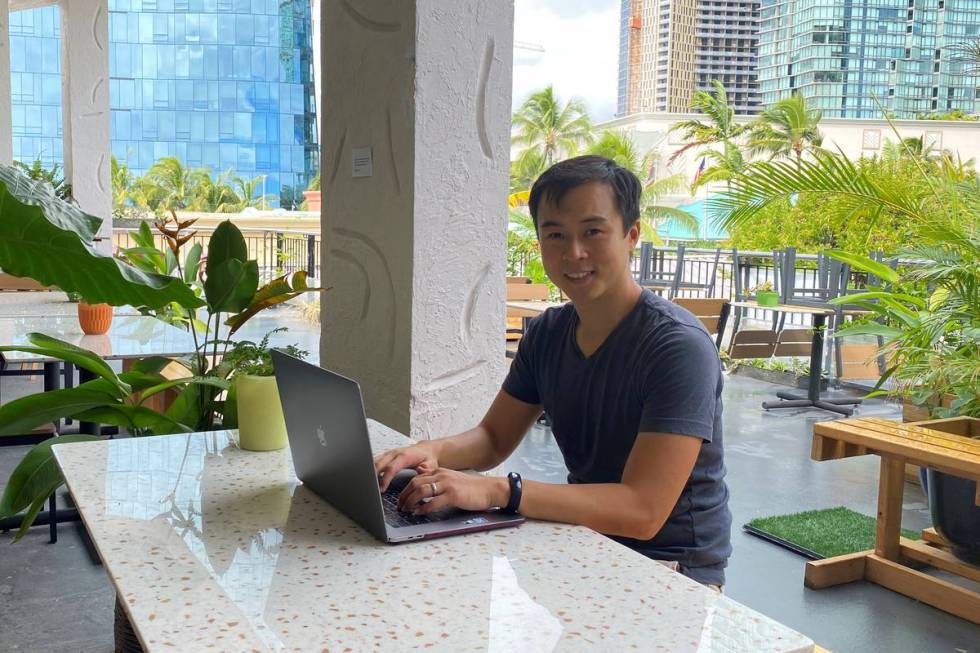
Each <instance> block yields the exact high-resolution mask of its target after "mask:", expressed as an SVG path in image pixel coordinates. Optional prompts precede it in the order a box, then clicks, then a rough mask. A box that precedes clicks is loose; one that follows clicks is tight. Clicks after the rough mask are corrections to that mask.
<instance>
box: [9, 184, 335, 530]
mask: <svg viewBox="0 0 980 653" xmlns="http://www.w3.org/2000/svg"><path fill="white" fill-rule="evenodd" d="M10 170H12V169H6V168H0V181H3V180H4V179H7V178H8V177H4V175H7V174H8V173H9V172H10ZM17 175H20V173H16V174H15V175H14V177H9V178H11V179H13V180H14V181H15V182H18V183H17V184H15V191H16V192H17V193H19V194H22V195H27V196H30V197H28V198H27V199H29V200H30V201H31V202H33V203H34V204H35V205H34V206H30V205H24V204H21V203H18V202H17V201H16V198H13V196H11V195H10V194H9V193H7V192H6V186H5V185H3V184H2V183H0V209H2V210H0V233H3V231H2V230H4V229H11V228H12V227H14V226H16V227H18V229H17V232H16V233H17V234H18V235H19V237H20V238H21V239H22V240H23V241H28V242H33V240H36V239H38V235H37V234H38V232H39V231H40V233H41V234H42V235H43V236H45V237H47V238H50V239H51V240H54V241H58V242H62V241H64V242H72V240H73V239H74V240H79V234H86V233H88V234H93V233H94V232H95V230H96V229H98V225H99V220H98V219H96V218H93V217H92V216H88V215H86V214H84V213H81V212H80V211H78V210H77V209H74V207H70V206H68V205H67V204H65V203H64V202H62V201H60V200H57V199H55V198H53V197H52V196H50V195H48V194H46V193H43V191H42V193H43V194H42V195H37V193H36V190H35V189H36V185H37V182H31V181H29V180H26V179H20V180H18V178H17ZM20 177H21V178H22V177H23V176H22V175H20ZM20 182H23V183H20ZM31 193H34V194H35V195H36V196H34V195H31ZM22 206H27V208H28V209H30V211H31V213H30V214H29V218H30V219H27V220H21V218H22V217H23V216H22V215H20V214H18V207H22ZM66 207H67V208H66ZM172 221H173V224H171V219H168V220H161V221H158V222H157V224H156V226H157V229H158V230H159V231H160V232H161V234H162V236H163V240H164V241H165V243H166V245H167V248H168V249H167V250H164V251H162V252H161V251H158V250H157V249H156V247H155V243H154V237H153V234H152V232H150V231H149V226H148V225H146V224H144V225H142V226H141V228H140V230H139V232H138V233H137V236H136V240H137V244H138V247H135V248H130V249H129V250H127V251H126V252H124V258H125V259H127V260H133V261H138V262H139V265H140V266H142V267H143V268H145V269H146V270H152V272H145V271H144V270H143V269H139V268H137V267H135V266H133V265H131V264H130V263H128V262H127V260H123V259H118V260H116V259H109V260H110V261H113V262H114V263H115V264H116V265H118V266H121V269H125V270H129V271H130V273H129V276H131V277H134V278H144V277H145V278H153V279H157V278H159V279H165V280H166V282H167V283H166V284H165V285H167V286H173V287H175V288H178V289H181V292H179V293H174V297H176V298H177V299H175V300H173V301H172V302H163V303H161V302H153V303H150V302H147V301H145V298H146V297H148V296H149V297H152V295H148V294H147V292H146V290H145V288H144V287H143V286H141V285H139V284H137V283H136V282H134V281H130V280H129V277H123V279H122V280H121V281H119V283H118V284H117V286H118V288H117V291H118V293H119V297H117V299H118V300H119V302H118V303H119V304H132V305H134V306H140V307H143V308H144V309H145V310H147V311H148V312H152V313H155V314H157V315H166V314H168V312H177V311H179V312H180V314H181V317H182V320H183V324H185V325H186V326H187V328H189V330H190V332H191V334H192V335H193V337H194V342H195V352H194V354H193V355H191V356H190V357H189V358H188V359H186V360H182V361H180V363H181V364H182V365H183V366H184V367H185V368H186V371H187V374H186V375H184V376H182V377H181V378H177V379H166V378H164V377H163V376H162V375H161V374H160V370H161V369H162V368H163V366H164V365H165V364H167V363H168V361H167V360H166V359H161V358H159V357H151V358H147V359H142V360H138V361H136V362H135V364H134V366H133V368H132V370H131V371H130V372H126V373H123V374H119V375H116V374H115V372H114V371H113V370H112V368H111V367H109V366H108V365H106V363H105V362H104V361H103V360H102V359H101V358H100V357H99V356H98V355H96V354H95V353H93V352H91V351H88V350H86V349H82V348H79V347H75V346H73V345H71V344H69V343H66V342H63V341H60V340H57V339H55V338H50V337H48V336H44V335H43V334H31V335H30V336H29V342H30V344H29V345H24V346H11V347H5V348H0V351H14V350H16V351H27V352H32V353H36V354H42V355H45V356H49V357H52V358H56V359H59V360H63V361H67V362H71V363H74V364H75V365H78V366H79V367H82V368H84V369H87V370H89V371H91V372H93V373H94V374H96V375H97V376H98V378H96V379H95V380H94V381H90V382H87V383H83V384H81V385H80V386H78V387H75V388H70V389H64V390H59V391H55V392H41V393H38V394H34V395H28V396H26V397H21V398H19V399H16V400H14V401H11V402H8V403H5V404H3V405H2V406H0V435H3V434H11V433H23V432H25V431H28V430H30V429H32V428H34V427H35V426H38V425H41V424H44V423H47V422H51V421H54V420H58V419H61V418H65V417H70V418H73V419H80V420H87V421H95V422H99V423H102V424H110V425H117V426H120V427H123V428H126V429H128V430H129V432H130V433H132V434H133V435H143V434H161V433H173V432H179V431H192V430H209V429H211V428H213V425H214V420H215V418H216V417H217V415H219V414H222V413H223V414H225V415H226V416H227V420H226V426H228V427H230V426H231V425H233V424H234V423H235V415H236V414H237V410H236V408H237V407H236V406H235V405H234V395H233V394H230V395H229V397H228V398H226V399H225V400H221V399H220V395H221V393H222V392H225V391H229V390H230V388H231V382H230V380H229V378H230V376H231V375H233V374H234V373H235V372H236V371H237V370H239V369H243V368H244V369H251V368H250V367H249V366H255V365H259V364H260V363H261V351H260V350H262V349H264V348H265V345H266V344H267V342H268V340H267V339H266V340H263V341H262V343H261V344H260V345H259V346H257V347H256V346H254V345H253V349H248V347H247V345H246V346H243V348H242V349H241V350H240V351H239V358H238V360H237V362H236V358H235V356H232V357H231V358H222V359H221V360H219V346H221V347H222V348H223V350H222V352H221V353H222V354H224V355H226V356H227V354H228V353H229V348H232V349H234V346H235V345H234V343H233V342H232V341H230V340H228V339H220V338H219V333H218V331H219V326H220V324H221V314H222V313H232V315H231V316H230V317H229V318H228V320H227V324H228V329H229V332H228V333H229V336H230V334H231V333H234V331H235V330H237V329H238V328H239V327H241V326H242V325H243V324H244V323H245V322H247V321H248V319H250V318H251V317H253V316H254V315H256V314H258V313H259V312H260V311H262V310H264V309H265V308H268V307H269V306H274V305H276V304H279V303H282V302H284V301H287V300H288V299H290V298H292V297H295V296H296V295H298V294H300V293H301V292H311V291H322V290H323V289H321V288H310V287H308V286H307V285H306V277H305V274H301V275H299V276H297V275H293V279H292V280H291V282H287V281H286V279H285V278H284V277H280V278H277V279H273V280H272V281H270V282H269V283H267V284H265V285H264V286H262V287H258V265H257V262H256V261H255V260H250V259H249V258H248V250H247V247H246V244H245V240H244V238H243V237H242V235H241V232H240V231H239V230H238V228H237V227H235V226H234V225H233V224H232V223H231V222H230V221H225V222H223V223H222V224H221V225H219V227H218V228H217V229H216V230H215V233H214V234H212V237H211V239H210V242H209V245H208V256H207V257H206V277H205V280H204V297H205V301H202V300H201V299H200V298H199V297H198V294H197V292H195V289H194V288H192V287H191V286H190V285H189V284H190V283H191V282H192V280H194V279H195V278H196V276H197V272H198V269H199V266H200V261H201V259H202V251H201V248H200V247H199V246H196V245H195V246H192V247H191V248H190V251H189V252H188V253H187V255H186V256H183V252H182V246H183V245H184V244H186V243H187V242H188V241H189V240H190V238H191V237H192V236H193V233H186V232H185V230H186V229H187V228H188V227H190V226H191V224H193V222H194V221H193V220H190V221H185V222H180V221H178V220H176V218H172ZM27 251H28V250H27V248H21V249H20V250H19V251H18V250H16V249H11V248H7V247H6V242H4V246H3V247H0V265H2V267H3V268H4V269H6V270H9V271H12V270H13V269H20V268H18V267H17V265H18V263H19V262H20V259H19V258H18V257H23V256H25V255H29V254H26V253H25V252H27ZM4 256H5V257H6V258H3V257H4ZM182 257H183V267H182V265H181V263H180V261H181V258H182ZM102 258H106V257H100V256H99V255H98V254H96V253H94V252H93V251H90V250H88V249H84V248H83V249H81V250H79V252H78V253H76V254H75V255H74V258H70V259H68V260H66V261H65V263H66V264H67V265H69V266H74V267H75V268H77V269H84V270H86V273H87V275H88V274H90V273H91V270H93V269H94V268H95V267H96V265H98V264H99V259H102ZM8 262H9V263H10V264H9V265H8ZM137 273H138V274H137ZM298 274H299V273H298ZM87 275H79V276H80V277H83V278H84V277H86V276H87ZM35 278H37V277H35ZM38 280H41V279H40V278H38ZM69 287H71V286H69ZM198 292H199V289H198ZM83 294H84V293H83ZM86 297H88V295H86ZM202 304H204V306H205V308H206V311H207V320H206V323H201V322H200V321H199V320H198V319H197V317H196V311H197V308H198V307H200V306H201V305H202ZM212 321H213V323H214V325H213V327H211V326H209V325H210V324H211V322H212ZM199 326H203V327H204V328H203V329H201V330H202V331H208V332H210V333H211V339H210V340H204V341H203V342H199V341H198V330H199V329H198V327H199ZM212 329H213V330H212ZM246 351H251V352H252V354H253V355H252V356H251V357H246V356H244V352H246ZM293 351H294V353H302V352H298V350H295V349H293ZM171 388H178V389H179V390H180V392H179V394H178V396H177V399H176V401H175V402H174V403H173V404H172V405H171V406H170V408H169V409H167V411H166V412H165V413H163V414H161V413H159V412H157V411H155V410H152V409H150V408H149V407H147V406H145V405H143V403H144V402H145V401H146V400H147V399H148V398H150V397H152V396H154V395H156V394H158V393H160V392H163V391H165V390H168V389H171ZM25 479H28V480H25ZM61 483H62V478H61V475H60V472H59V471H58V469H57V467H56V466H55V465H54V464H53V462H52V460H51V451H50V443H47V444H42V445H38V446H37V447H35V448H34V449H33V450H32V451H31V452H30V453H29V454H28V455H27V457H25V459H24V461H22V462H21V464H20V465H18V467H17V468H16V469H15V470H14V473H13V476H12V477H11V482H8V484H7V487H6V488H5V490H4V494H3V497H2V499H0V506H2V507H3V509H4V510H8V511H9V510H13V513H9V514H15V513H16V512H17V511H18V510H21V509H23V508H24V506H28V512H27V514H26V515H25V517H24V519H23V521H22V527H21V532H22V533H23V530H24V529H26V528H27V527H28V526H29V525H30V523H31V522H32V521H33V520H34V518H35V516H36V514H37V510H39V509H40V508H39V506H40V505H43V502H44V500H45V499H46V498H47V497H48V496H49V495H50V494H51V492H53V491H54V490H55V489H56V488H57V487H58V486H59V485H60V484H61ZM25 495H26V496H27V503H26V504H25V503H24V501H25V499H24V498H23V497H24V496H25Z"/></svg>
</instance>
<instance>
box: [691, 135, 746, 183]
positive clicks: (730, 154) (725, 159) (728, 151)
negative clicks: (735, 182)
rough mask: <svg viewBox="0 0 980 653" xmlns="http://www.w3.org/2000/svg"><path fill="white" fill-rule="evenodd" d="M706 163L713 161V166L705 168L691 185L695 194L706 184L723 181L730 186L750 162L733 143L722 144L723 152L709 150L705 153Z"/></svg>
mask: <svg viewBox="0 0 980 653" xmlns="http://www.w3.org/2000/svg"><path fill="white" fill-rule="evenodd" d="M704 157H705V160H706V161H711V165H708V166H706V167H705V169H704V171H703V172H701V174H699V175H698V176H697V177H696V178H695V180H694V183H692V184H691V191H692V192H694V191H696V190H697V189H698V188H700V187H701V186H703V185H705V184H710V183H712V182H719V181H723V182H725V184H726V185H728V184H729V183H730V181H731V179H732V177H733V176H735V175H737V174H738V173H740V172H742V171H744V170H745V167H746V166H747V165H748V161H746V160H745V156H744V155H743V154H742V149H741V148H740V147H739V146H738V145H737V144H735V143H733V142H731V141H726V142H724V143H722V149H721V151H718V150H707V151H705V152H704Z"/></svg>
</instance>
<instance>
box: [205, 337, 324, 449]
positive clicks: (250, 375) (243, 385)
mask: <svg viewBox="0 0 980 653" xmlns="http://www.w3.org/2000/svg"><path fill="white" fill-rule="evenodd" d="M286 330H287V329H286V328H285V327H280V328H278V329H273V330H272V331H270V332H269V333H267V334H265V336H264V337H263V338H262V340H261V341H259V342H258V343H254V342H251V341H249V340H240V341H238V342H235V343H234V344H233V345H232V347H231V348H230V349H229V350H228V352H227V353H226V354H225V356H224V361H223V362H226V363H227V364H228V365H230V366H231V370H232V372H231V374H232V388H231V390H230V392H229V394H231V395H233V396H234V399H235V402H234V403H235V406H236V408H237V412H236V414H234V415H231V414H229V413H230V411H229V410H226V412H225V418H226V420H225V421H226V424H225V426H227V425H228V423H230V420H231V419H234V420H236V421H237V425H238V444H239V446H240V447H241V448H242V449H246V450H248V451H272V450H275V449H282V448H283V447H285V446H286V421H285V419H284V417H283V414H282V404H281V403H280V402H279V387H278V386H277V385H276V378H275V377H274V376H273V369H272V356H271V355H270V353H269V337H270V336H271V335H272V334H274V333H279V332H282V331H286ZM283 350H284V351H286V353H288V354H290V355H292V356H296V357H297V358H306V357H307V356H308V355H309V352H307V351H304V350H301V349H299V348H298V347H296V346H295V345H289V346H287V347H284V348H283Z"/></svg>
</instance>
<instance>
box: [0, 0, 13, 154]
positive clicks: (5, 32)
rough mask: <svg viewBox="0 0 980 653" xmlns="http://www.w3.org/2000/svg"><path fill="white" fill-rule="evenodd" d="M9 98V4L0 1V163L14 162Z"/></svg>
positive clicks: (10, 100)
mask: <svg viewBox="0 0 980 653" xmlns="http://www.w3.org/2000/svg"><path fill="white" fill-rule="evenodd" d="M11 103H12V99H11V97H10V3H9V2H8V0H0V163H3V164H6V165H10V164H11V163H12V162H13V160H14V137H13V123H12V121H11V113H12V112H11Z"/></svg>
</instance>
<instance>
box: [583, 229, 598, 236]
mask: <svg viewBox="0 0 980 653" xmlns="http://www.w3.org/2000/svg"><path fill="white" fill-rule="evenodd" d="M601 233H602V229H589V230H588V231H586V232H585V235H586V236H596V235H598V234H601Z"/></svg>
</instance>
